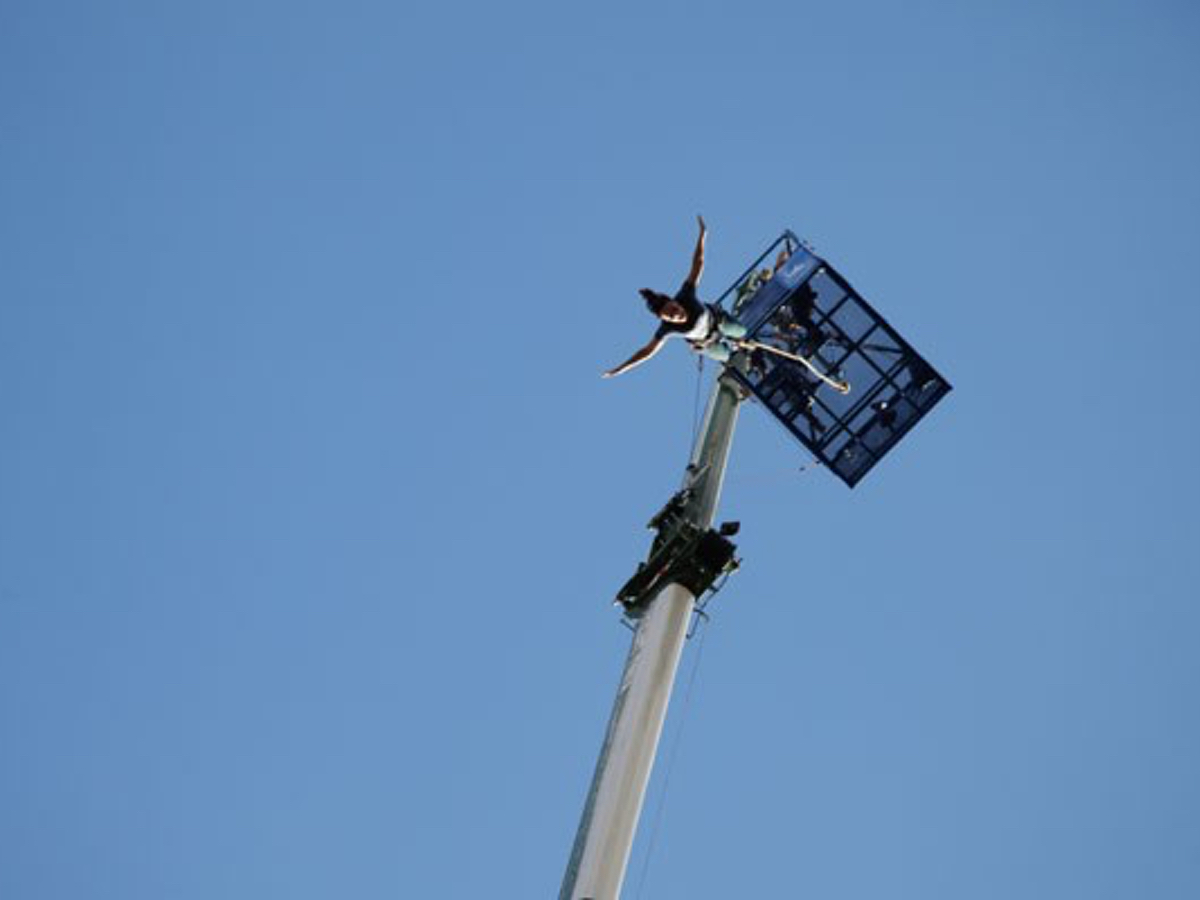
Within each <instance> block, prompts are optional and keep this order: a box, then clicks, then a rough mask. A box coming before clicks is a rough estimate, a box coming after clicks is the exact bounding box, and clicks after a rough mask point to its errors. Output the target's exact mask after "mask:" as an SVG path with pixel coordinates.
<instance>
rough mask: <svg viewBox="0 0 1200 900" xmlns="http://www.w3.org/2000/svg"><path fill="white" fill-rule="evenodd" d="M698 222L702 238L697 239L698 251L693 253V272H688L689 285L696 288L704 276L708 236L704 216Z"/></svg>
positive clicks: (698, 217)
mask: <svg viewBox="0 0 1200 900" xmlns="http://www.w3.org/2000/svg"><path fill="white" fill-rule="evenodd" d="M696 221H697V222H699V223H700V236H699V237H698V238H696V249H695V251H693V253H692V270H691V271H690V272H688V277H687V280H688V283H689V284H691V285H692V287H695V286H696V285H697V284H699V283H700V276H701V275H702V274H704V239H705V237H707V236H708V226H707V225H705V224H704V216H696Z"/></svg>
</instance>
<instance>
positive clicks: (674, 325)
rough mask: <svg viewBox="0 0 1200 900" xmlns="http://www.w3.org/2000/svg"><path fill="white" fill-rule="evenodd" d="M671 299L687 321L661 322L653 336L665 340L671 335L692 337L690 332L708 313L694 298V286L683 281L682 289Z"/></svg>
mask: <svg viewBox="0 0 1200 900" xmlns="http://www.w3.org/2000/svg"><path fill="white" fill-rule="evenodd" d="M671 299H672V300H674V301H675V302H676V303H678V304H679V305H680V306H682V307H683V311H684V312H685V313H687V319H686V320H685V321H683V322H663V323H662V324H661V325H659V326H658V331H656V332H654V336H655V337H657V338H665V337H670V336H671V335H673V334H682V335H686V336H688V337H693V335H692V334H690V332H692V331H694V330H696V326H697V325H698V324H699V323H700V319H701V318H703V317H704V314H705V313H706V312H708V310H707V309H705V306H704V304H703V303H701V302H700V301H699V300H698V299H697V297H696V286H695V285H694V284H692V283H691V282H690V281H685V282H684V283H683V287H681V288H680V289H679V290H678V291H677V292H676V294H675V296H674V297H672V298H671Z"/></svg>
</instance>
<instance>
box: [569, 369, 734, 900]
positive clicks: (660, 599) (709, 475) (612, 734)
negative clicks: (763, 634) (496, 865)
mask: <svg viewBox="0 0 1200 900" xmlns="http://www.w3.org/2000/svg"><path fill="white" fill-rule="evenodd" d="M741 400H742V393H741V389H740V388H739V387H738V386H737V385H736V383H734V382H733V380H732V379H727V378H725V377H721V378H719V379H718V380H717V383H716V385H715V386H714V388H713V393H712V396H711V398H710V399H709V403H708V410H707V412H706V414H705V419H704V428H703V431H702V433H701V438H700V440H699V441H698V442H697V444H696V446H695V447H694V448H693V451H692V458H691V460H690V462H689V464H688V470H687V471H688V474H687V479H686V482H685V485H686V486H687V487H690V488H691V489H692V495H691V500H690V501H689V505H688V506H687V507H686V515H687V517H688V519H689V520H690V521H692V522H693V523H694V524H696V525H697V526H699V527H700V528H709V527H711V525H712V521H713V518H714V516H715V515H716V509H717V502H718V500H719V499H720V493H721V484H722V482H723V481H724V477H725V463H726V460H727V459H728V456H729V445H730V442H731V440H732V438H733V428H734V425H735V424H736V422H737V411H738V404H739V403H740V402H741ZM695 600H696V598H695V596H694V595H693V594H692V593H691V592H690V591H688V590H687V589H686V588H684V587H683V586H681V585H679V584H668V585H667V586H666V587H664V588H663V589H662V590H661V591H660V592H659V593H658V595H657V596H655V597H654V598H653V599H652V600H651V601H650V602H649V605H648V606H647V608H646V610H645V612H644V614H643V615H642V616H641V618H640V619H639V620H638V626H637V630H636V631H635V632H634V636H633V644H632V646H631V647H630V649H629V656H628V657H627V659H626V661H625V670H624V672H623V674H622V676H621V684H620V687H619V688H618V690H617V697H616V700H615V702H614V703H613V710H612V715H611V716H610V718H609V722H608V731H607V732H606V734H605V736H604V744H603V746H602V747H601V749H600V759H599V760H598V761H597V763H596V772H595V774H594V775H593V777H592V785H591V789H590V790H589V792H588V798H587V802H586V803H585V805H584V809H583V817H582V819H581V821H580V823H579V831H578V832H577V833H576V836H575V845H574V847H573V849H572V852H571V859H570V862H569V863H568V864H567V872H566V876H565V877H564V879H563V885H562V890H561V891H560V892H559V900H616V898H617V897H618V896H619V895H620V893H621V884H622V882H623V881H624V878H625V868H626V866H627V865H628V863H629V853H630V850H631V849H632V847H633V838H634V833H635V831H636V830H637V822H638V817H639V815H640V814H641V810H642V802H643V800H644V799H645V795H646V785H647V784H648V782H649V780H650V770H651V769H652V768H653V766H654V755H655V752H656V750H657V749H658V741H659V738H660V737H661V735H662V729H663V723H664V721H665V720H666V715H667V703H668V701H669V700H670V698H671V688H672V686H673V685H674V683H675V673H676V670H677V669H678V668H679V658H680V656H681V654H682V652H683V642H684V638H685V636H686V634H687V628H688V621H689V620H690V618H691V612H692V607H693V604H694V603H695Z"/></svg>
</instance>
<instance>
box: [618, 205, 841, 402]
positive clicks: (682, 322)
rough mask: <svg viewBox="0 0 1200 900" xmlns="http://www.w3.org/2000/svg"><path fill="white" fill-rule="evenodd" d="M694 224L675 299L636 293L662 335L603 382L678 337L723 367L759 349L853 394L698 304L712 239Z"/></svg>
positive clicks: (751, 284) (750, 287)
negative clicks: (685, 271) (748, 337)
mask: <svg viewBox="0 0 1200 900" xmlns="http://www.w3.org/2000/svg"><path fill="white" fill-rule="evenodd" d="M696 222H697V223H698V224H699V226H700V234H699V236H698V237H697V238H696V249H695V250H694V251H693V252H692V268H691V270H690V271H689V272H688V275H687V278H685V279H684V281H683V284H682V285H681V286H680V288H679V290H678V291H676V292H675V295H674V296H673V297H672V296H668V295H667V294H662V293H659V292H658V291H655V290H651V289H650V288H641V289H640V290H639V291H638V293H639V294H641V295H642V299H643V300H645V301H646V308H647V309H649V310H650V312H651V314H652V315H654V316H655V317H657V318H658V319H659V320H660V321H661V323H662V324H660V325H659V326H658V330H657V331H655V332H654V335H653V337H651V338H650V340H649V342H648V343H647V344H646V345H645V346H644V347H641V348H640V349H638V350H637V351H635V352H634V354H633V355H632V356H630V357H629V359H627V360H625V362H623V363H621V364H620V365H618V366H615V367H613V368H611V369H609V370H608V371H607V372H605V373H604V374H603V376H602V377H604V378H614V377H616V376H617V375H620V374H622V373H623V372H628V371H629V370H630V369H632V368H634V367H635V366H639V365H641V364H642V363H644V362H645V361H646V360H648V359H650V358H651V357H652V356H654V354H656V353H658V351H659V350H661V349H662V347H663V344H664V343H665V342H666V340H667V339H668V338H670V337H674V336H678V337H682V338H683V339H684V340H685V341H687V342H688V344H690V345H691V347H692V349H693V350H695V351H696V352H697V353H700V354H702V355H704V356H707V357H708V358H709V359H712V360H715V361H716V362H719V363H726V362H729V358H730V357H731V356H732V355H733V353H735V352H736V351H738V350H756V349H757V350H761V351H766V352H768V353H772V354H774V355H776V356H783V357H786V358H787V359H790V360H792V361H794V362H798V363H801V364H802V365H803V366H804V367H805V368H807V369H808V370H809V371H810V372H812V374H813V375H815V376H816V377H817V378H819V379H820V380H821V381H824V382H825V383H826V384H828V385H829V386H830V387H832V388H834V389H835V390H837V391H838V392H839V393H843V394H844V393H847V392H848V391H849V390H850V385H849V384H848V383H847V382H845V381H843V380H841V379H839V378H836V377H833V376H830V375H828V374H826V373H825V372H822V371H821V370H820V369H818V368H817V367H816V366H815V365H813V363H812V361H811V360H809V359H808V358H807V356H802V355H798V354H795V353H790V352H788V351H787V350H784V349H782V348H780V347H774V346H772V345H770V344H767V343H763V342H760V341H749V340H746V327H745V326H744V325H743V324H742V323H741V322H739V321H738V320H737V319H735V318H734V317H733V316H731V315H730V314H729V313H727V312H725V310H723V309H721V307H720V306H718V305H717V304H715V303H702V302H701V301H700V299H699V298H698V297H697V296H696V288H697V286H698V285H699V283H700V277H701V275H703V274H704V245H705V241H706V239H707V238H708V226H707V225H706V224H705V222H704V217H703V216H696ZM791 249H792V248H791V245H790V244H787V245H785V246H784V248H783V249H782V250H781V251H780V253H779V257H778V258H777V259H776V260H775V265H774V266H772V267H771V268H769V269H762V270H760V271H757V272H755V273H754V274H753V276H752V277H751V278H750V279H748V280H747V282H746V283H745V284H744V285H743V286H742V290H743V291H744V292H746V291H748V292H749V293H751V294H752V293H753V292H754V291H755V290H756V289H757V288H758V287H760V286H761V285H762V284H764V283H765V282H767V281H769V280H770V279H771V278H773V277H774V275H775V273H776V272H777V271H778V270H779V269H780V267H781V266H783V264H784V263H785V262H787V260H788V257H789V256H790V255H791ZM744 299H746V298H745V297H744V296H739V298H738V300H739V301H743V300H744ZM735 308H736V306H735Z"/></svg>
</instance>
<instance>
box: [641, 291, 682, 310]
mask: <svg viewBox="0 0 1200 900" xmlns="http://www.w3.org/2000/svg"><path fill="white" fill-rule="evenodd" d="M638 293H639V294H641V295H642V299H643V300H645V301H646V308H647V309H649V310H650V312H652V313H654V315H656V316H657V315H658V314H659V313H661V312H662V308H663V307H664V306H666V305H667V304H668V303H670V302H671V301H672V300H673V299H675V298H674V297H669V296H667V295H666V294H660V293H659V292H658V291H652V290H650V288H641V289H640V290H638Z"/></svg>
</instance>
